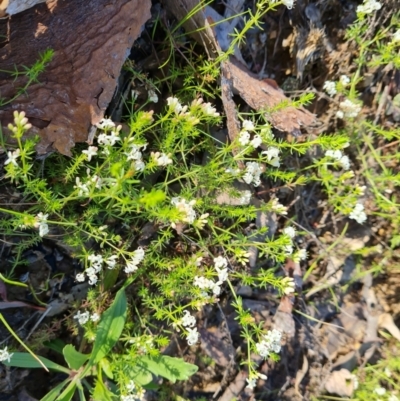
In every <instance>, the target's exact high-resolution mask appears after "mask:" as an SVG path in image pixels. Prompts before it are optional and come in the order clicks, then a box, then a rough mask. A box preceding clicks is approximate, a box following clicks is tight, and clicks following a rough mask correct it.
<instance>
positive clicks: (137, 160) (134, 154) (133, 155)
mask: <svg viewBox="0 0 400 401" xmlns="http://www.w3.org/2000/svg"><path fill="white" fill-rule="evenodd" d="M133 140H134V139H133V138H131V139H130V140H129V141H130V142H131V141H133ZM129 147H130V149H129V152H128V153H125V155H126V156H127V160H133V161H134V166H135V169H136V170H137V171H143V170H144V167H145V164H144V162H143V159H142V156H143V155H142V151H143V150H145V149H146V147H147V143H144V144H139V145H138V144H135V143H131V144H130V145H129Z"/></svg>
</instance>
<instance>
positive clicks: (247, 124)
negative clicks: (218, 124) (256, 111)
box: [242, 120, 255, 131]
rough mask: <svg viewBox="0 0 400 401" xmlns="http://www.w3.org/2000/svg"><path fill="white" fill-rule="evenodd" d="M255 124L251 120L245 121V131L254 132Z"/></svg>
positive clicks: (243, 123)
mask: <svg viewBox="0 0 400 401" xmlns="http://www.w3.org/2000/svg"><path fill="white" fill-rule="evenodd" d="M254 128H255V127H254V123H253V121H251V120H243V122H242V129H243V130H244V131H254Z"/></svg>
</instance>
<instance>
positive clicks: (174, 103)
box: [167, 97, 183, 114]
mask: <svg viewBox="0 0 400 401" xmlns="http://www.w3.org/2000/svg"><path fill="white" fill-rule="evenodd" d="M167 104H168V106H169V108H170V110H173V111H174V112H175V114H179V113H180V112H182V111H183V107H182V105H181V104H180V103H179V99H178V98H176V97H169V98H167Z"/></svg>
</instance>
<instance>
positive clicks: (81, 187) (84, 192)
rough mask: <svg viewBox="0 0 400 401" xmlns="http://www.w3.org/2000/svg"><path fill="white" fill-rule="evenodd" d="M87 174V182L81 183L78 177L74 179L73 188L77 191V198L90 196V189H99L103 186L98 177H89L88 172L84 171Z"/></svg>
mask: <svg viewBox="0 0 400 401" xmlns="http://www.w3.org/2000/svg"><path fill="white" fill-rule="evenodd" d="M86 173H87V175H88V176H87V180H86V182H85V183H83V182H81V178H80V177H76V178H75V184H76V185H74V188H75V189H77V190H78V196H89V194H90V187H91V186H94V187H95V188H97V189H101V186H102V184H103V180H102V179H101V178H100V177H99V176H98V175H96V174H95V175H93V176H92V177H91V176H90V170H89V169H87V170H86Z"/></svg>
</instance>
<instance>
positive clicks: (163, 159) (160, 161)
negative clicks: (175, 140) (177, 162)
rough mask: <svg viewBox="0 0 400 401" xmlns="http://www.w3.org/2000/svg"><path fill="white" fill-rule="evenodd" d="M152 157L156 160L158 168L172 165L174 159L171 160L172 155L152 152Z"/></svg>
mask: <svg viewBox="0 0 400 401" xmlns="http://www.w3.org/2000/svg"><path fill="white" fill-rule="evenodd" d="M150 156H151V157H152V159H153V160H154V163H156V164H157V166H162V167H164V166H167V165H168V164H172V159H171V158H170V156H171V154H168V155H166V154H165V153H160V152H155V153H154V152H151V154H150Z"/></svg>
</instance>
